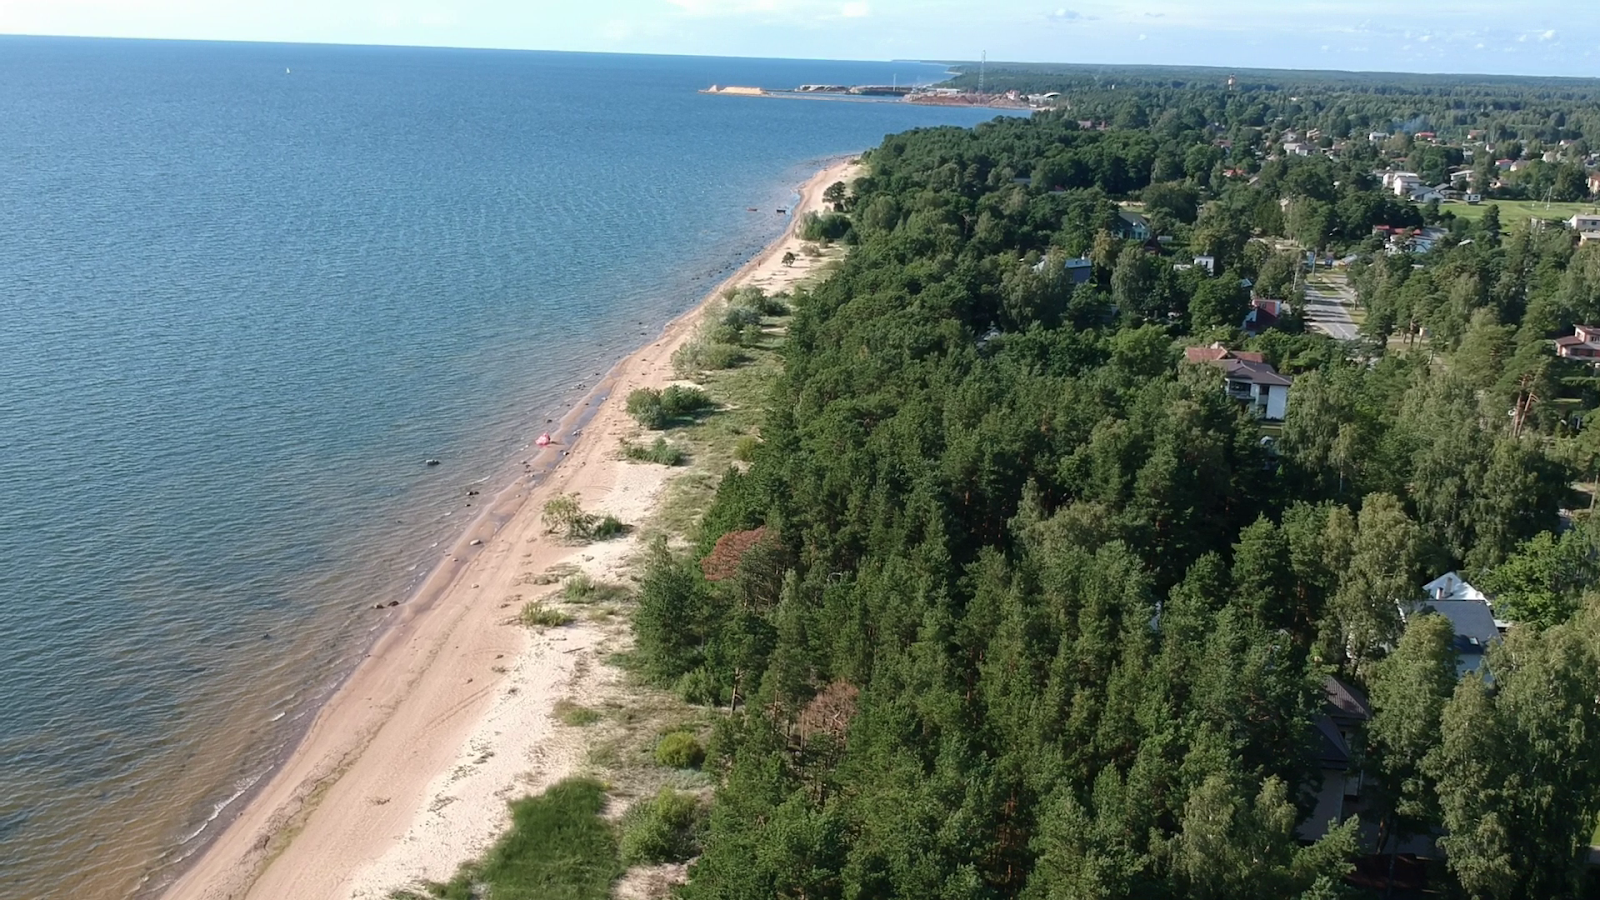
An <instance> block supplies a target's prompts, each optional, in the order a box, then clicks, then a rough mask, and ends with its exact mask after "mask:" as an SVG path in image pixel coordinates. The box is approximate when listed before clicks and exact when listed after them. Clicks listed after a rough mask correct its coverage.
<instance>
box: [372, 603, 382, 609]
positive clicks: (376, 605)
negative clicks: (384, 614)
mask: <svg viewBox="0 0 1600 900" xmlns="http://www.w3.org/2000/svg"><path fill="white" fill-rule="evenodd" d="M372 608H373V609H383V604H382V603H374V604H372Z"/></svg>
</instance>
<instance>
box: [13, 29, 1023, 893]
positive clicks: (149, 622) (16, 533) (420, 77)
mask: <svg viewBox="0 0 1600 900" xmlns="http://www.w3.org/2000/svg"><path fill="white" fill-rule="evenodd" d="M286 70H287V71H286ZM939 74H940V72H939V69H937V68H935V67H931V66H919V65H915V64H892V65H891V64H863V63H833V62H796V61H771V60H734V59H703V58H667V57H640V56H602V55H581V54H551V53H509V52H481V51H455V50H417V49H393V48H353V47H314V46H289V45H229V44H182V43H163V42H117V41H90V40H65V39H40V38H3V37H0V896H3V897H5V898H19V900H20V898H28V900H35V898H41V900H42V898H68V897H72V898H85V897H91V898H93V897H124V896H128V895H130V894H132V893H136V892H138V891H139V890H140V889H141V887H143V889H144V890H149V889H151V888H152V887H154V886H156V885H159V884H161V883H163V881H164V880H165V879H166V878H168V877H170V874H171V872H172V869H173V867H174V866H175V865H178V864H181V861H182V860H183V859H184V858H185V857H186V856H187V855H188V854H190V853H192V852H193V851H194V849H195V848H196V847H198V846H200V845H201V844H202V843H204V841H205V840H206V839H207V838H208V837H209V835H210V834H211V831H212V830H213V829H214V828H215V827H216V826H215V824H214V822H215V821H220V820H221V819H223V818H225V817H226V816H227V814H228V807H227V804H228V803H229V801H230V800H231V798H233V797H235V796H236V795H237V794H238V793H239V792H240V791H243V790H246V789H248V788H249V786H251V785H252V784H254V783H255V782H256V781H257V780H258V779H259V778H261V776H262V775H263V773H264V772H266V771H267V770H268V768H269V767H270V766H271V764H272V763H273V761H274V760H276V759H277V758H279V757H280V756H281V754H282V752H283V750H284V748H285V746H286V744H287V742H289V741H291V740H292V739H293V738H294V736H295V735H296V734H297V729H298V728H300V727H302V726H303V724H304V718H305V716H307V715H308V714H309V713H310V712H311V711H313V710H314V708H315V705H316V704H317V703H318V702H319V701H320V700H321V699H322V698H323V697H324V696H325V695H326V693H327V691H328V689H329V687H330V685H332V684H334V683H335V682H336V681H337V679H338V678H339V677H340V676H341V675H342V674H344V673H345V672H346V671H347V670H348V669H349V667H350V666H351V665H353V663H354V661H355V660H356V659H357V658H359V656H360V654H361V652H362V650H363V648H364V647H365V644H366V642H367V640H369V639H370V632H371V630H372V629H373V628H374V627H375V625H376V623H377V622H378V621H380V619H379V617H378V614H376V613H373V612H371V611H370V610H369V609H368V607H370V606H371V605H372V603H374V602H375V601H379V600H382V601H387V600H389V599H398V598H403V597H404V596H405V595H406V594H407V593H408V591H410V590H411V589H412V587H413V586H414V585H415V584H416V582H417V581H418V580H419V579H420V577H421V576H422V575H423V574H424V573H425V572H426V570H427V569H428V568H429V566H430V565H431V564H432V563H433V562H434V561H436V560H437V559H438V555H439V553H440V552H441V551H440V549H439V548H440V547H441V546H443V545H444V544H446V543H448V542H449V541H451V540H452V539H453V538H454V537H455V536H456V534H457V533H459V531H460V530H461V529H462V528H463V527H464V526H465V523H466V521H467V520H468V519H469V518H470V517H471V515H472V514H473V512H474V510H472V509H468V508H466V505H465V504H466V502H467V501H466V491H467V489H468V488H469V487H470V486H473V485H479V484H483V483H487V484H488V485H489V486H490V487H498V486H500V485H501V484H504V483H507V482H508V481H509V479H510V477H511V471H512V469H513V468H514V465H513V462H512V461H513V460H514V459H515V458H516V455H517V453H518V450H519V449H520V448H522V447H524V446H525V445H526V443H527V441H528V438H529V435H530V434H532V433H536V432H537V431H539V430H541V429H540V427H539V426H540V425H542V423H543V422H544V420H545V418H546V417H549V416H553V415H558V414H559V413H560V412H561V411H562V410H563V408H564V406H565V405H568V404H570V403H571V402H573V398H574V397H576V396H578V395H580V394H581V393H582V388H581V387H580V384H583V383H591V384H592V383H593V381H594V376H595V374H596V373H598V372H600V371H602V370H604V369H606V368H608V367H609V366H610V365H611V364H612V363H614V362H615V361H616V360H617V359H619V358H620V357H621V356H623V355H624V354H625V353H626V352H627V351H628V350H629V349H630V348H632V347H633V346H635V345H637V344H640V343H643V342H644V340H645V338H646V337H647V336H650V335H654V334H655V333H657V331H658V330H659V328H660V326H661V325H662V324H663V323H664V322H665V321H666V320H667V319H669V318H670V317H672V316H674V315H676V314H678V313H680V312H682V311H684V310H685V309H687V308H688V307H690V306H691V305H692V304H693V303H694V302H695V301H696V300H698V298H699V297H700V296H701V295H702V294H704V293H705V292H706V291H707V290H708V289H709V288H710V287H711V286H712V285H714V284H715V282H716V281H717V280H718V279H719V278H720V277H722V276H724V275H726V274H727V273H728V272H729V270H730V269H731V268H733V267H735V266H737V265H738V264H739V263H741V262H742V261H743V260H744V259H745V258H747V257H748V256H749V255H750V254H751V253H753V252H754V251H755V250H756V249H758V248H759V247H760V246H761V245H763V244H765V243H766V242H767V241H769V240H771V239H772V238H773V237H775V236H776V234H777V233H778V232H779V231H780V230H781V228H782V226H783V224H784V222H783V219H782V217H781V216H777V215H775V214H774V212H773V211H774V209H776V208H777V207H786V206H788V205H789V204H790V202H791V200H792V196H793V193H792V191H793V187H794V186H795V185H796V184H798V183H799V182H800V181H801V180H803V179H804V178H805V177H806V176H807V175H809V174H810V172H811V171H813V170H814V169H815V168H816V167H817V165H818V161H819V160H820V159H822V158H824V157H827V156H830V155H836V154H841V153H848V152H851V151H855V150H860V149H864V148H866V147H869V146H872V145H874V144H876V143H877V142H878V141H879V140H881V139H882V137H883V136H884V134H886V133H889V132H895V131H901V130H904V129H907V128H912V127H916V126H922V125H934V124H961V125H971V124H974V123H976V122H978V121H981V120H983V119H986V118H989V117H990V116H991V115H993V114H992V113H987V112H979V111H970V110H945V109H930V108H919V107H912V106H906V105H903V104H889V103H839V102H825V101H815V100H792V101H791V100H770V99H768V100H764V99H754V98H734V97H710V96H702V95H699V94H697V93H696V91H697V90H698V89H699V88H703V87H705V86H707V85H709V84H711V83H713V82H719V83H723V84H729V83H731V84H759V85H765V86H779V87H787V86H792V85H796V84H800V83H802V82H886V81H889V80H891V79H894V78H898V79H899V81H900V82H902V83H904V82H907V81H910V80H914V79H916V80H933V79H936V78H937V77H938V76H939ZM752 206H753V207H758V208H759V209H760V210H761V212H760V213H749V212H746V207H752ZM435 457H436V458H438V459H440V460H442V461H443V464H442V465H440V466H438V467H435V468H429V467H426V466H424V465H423V460H425V459H428V458H435ZM485 493H486V494H487V493H488V491H485ZM208 824H211V828H208V827H207V826H208Z"/></svg>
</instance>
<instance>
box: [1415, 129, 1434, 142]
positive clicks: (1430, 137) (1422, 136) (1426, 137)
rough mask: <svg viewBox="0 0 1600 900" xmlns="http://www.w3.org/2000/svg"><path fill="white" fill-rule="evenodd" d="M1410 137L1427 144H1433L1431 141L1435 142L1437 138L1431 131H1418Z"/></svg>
mask: <svg viewBox="0 0 1600 900" xmlns="http://www.w3.org/2000/svg"><path fill="white" fill-rule="evenodd" d="M1412 137H1413V138H1415V139H1416V140H1419V141H1427V142H1429V143H1433V141H1435V140H1437V139H1438V137H1439V136H1438V135H1437V134H1434V133H1433V132H1431V131H1419V132H1417V133H1416V134H1414V135H1412Z"/></svg>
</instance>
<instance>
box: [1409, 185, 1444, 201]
mask: <svg viewBox="0 0 1600 900" xmlns="http://www.w3.org/2000/svg"><path fill="white" fill-rule="evenodd" d="M1433 201H1438V202H1441V203H1442V202H1444V194H1442V193H1440V192H1439V191H1438V190H1437V189H1435V188H1423V189H1421V190H1417V191H1412V192H1411V202H1412V203H1430V202H1433Z"/></svg>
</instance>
